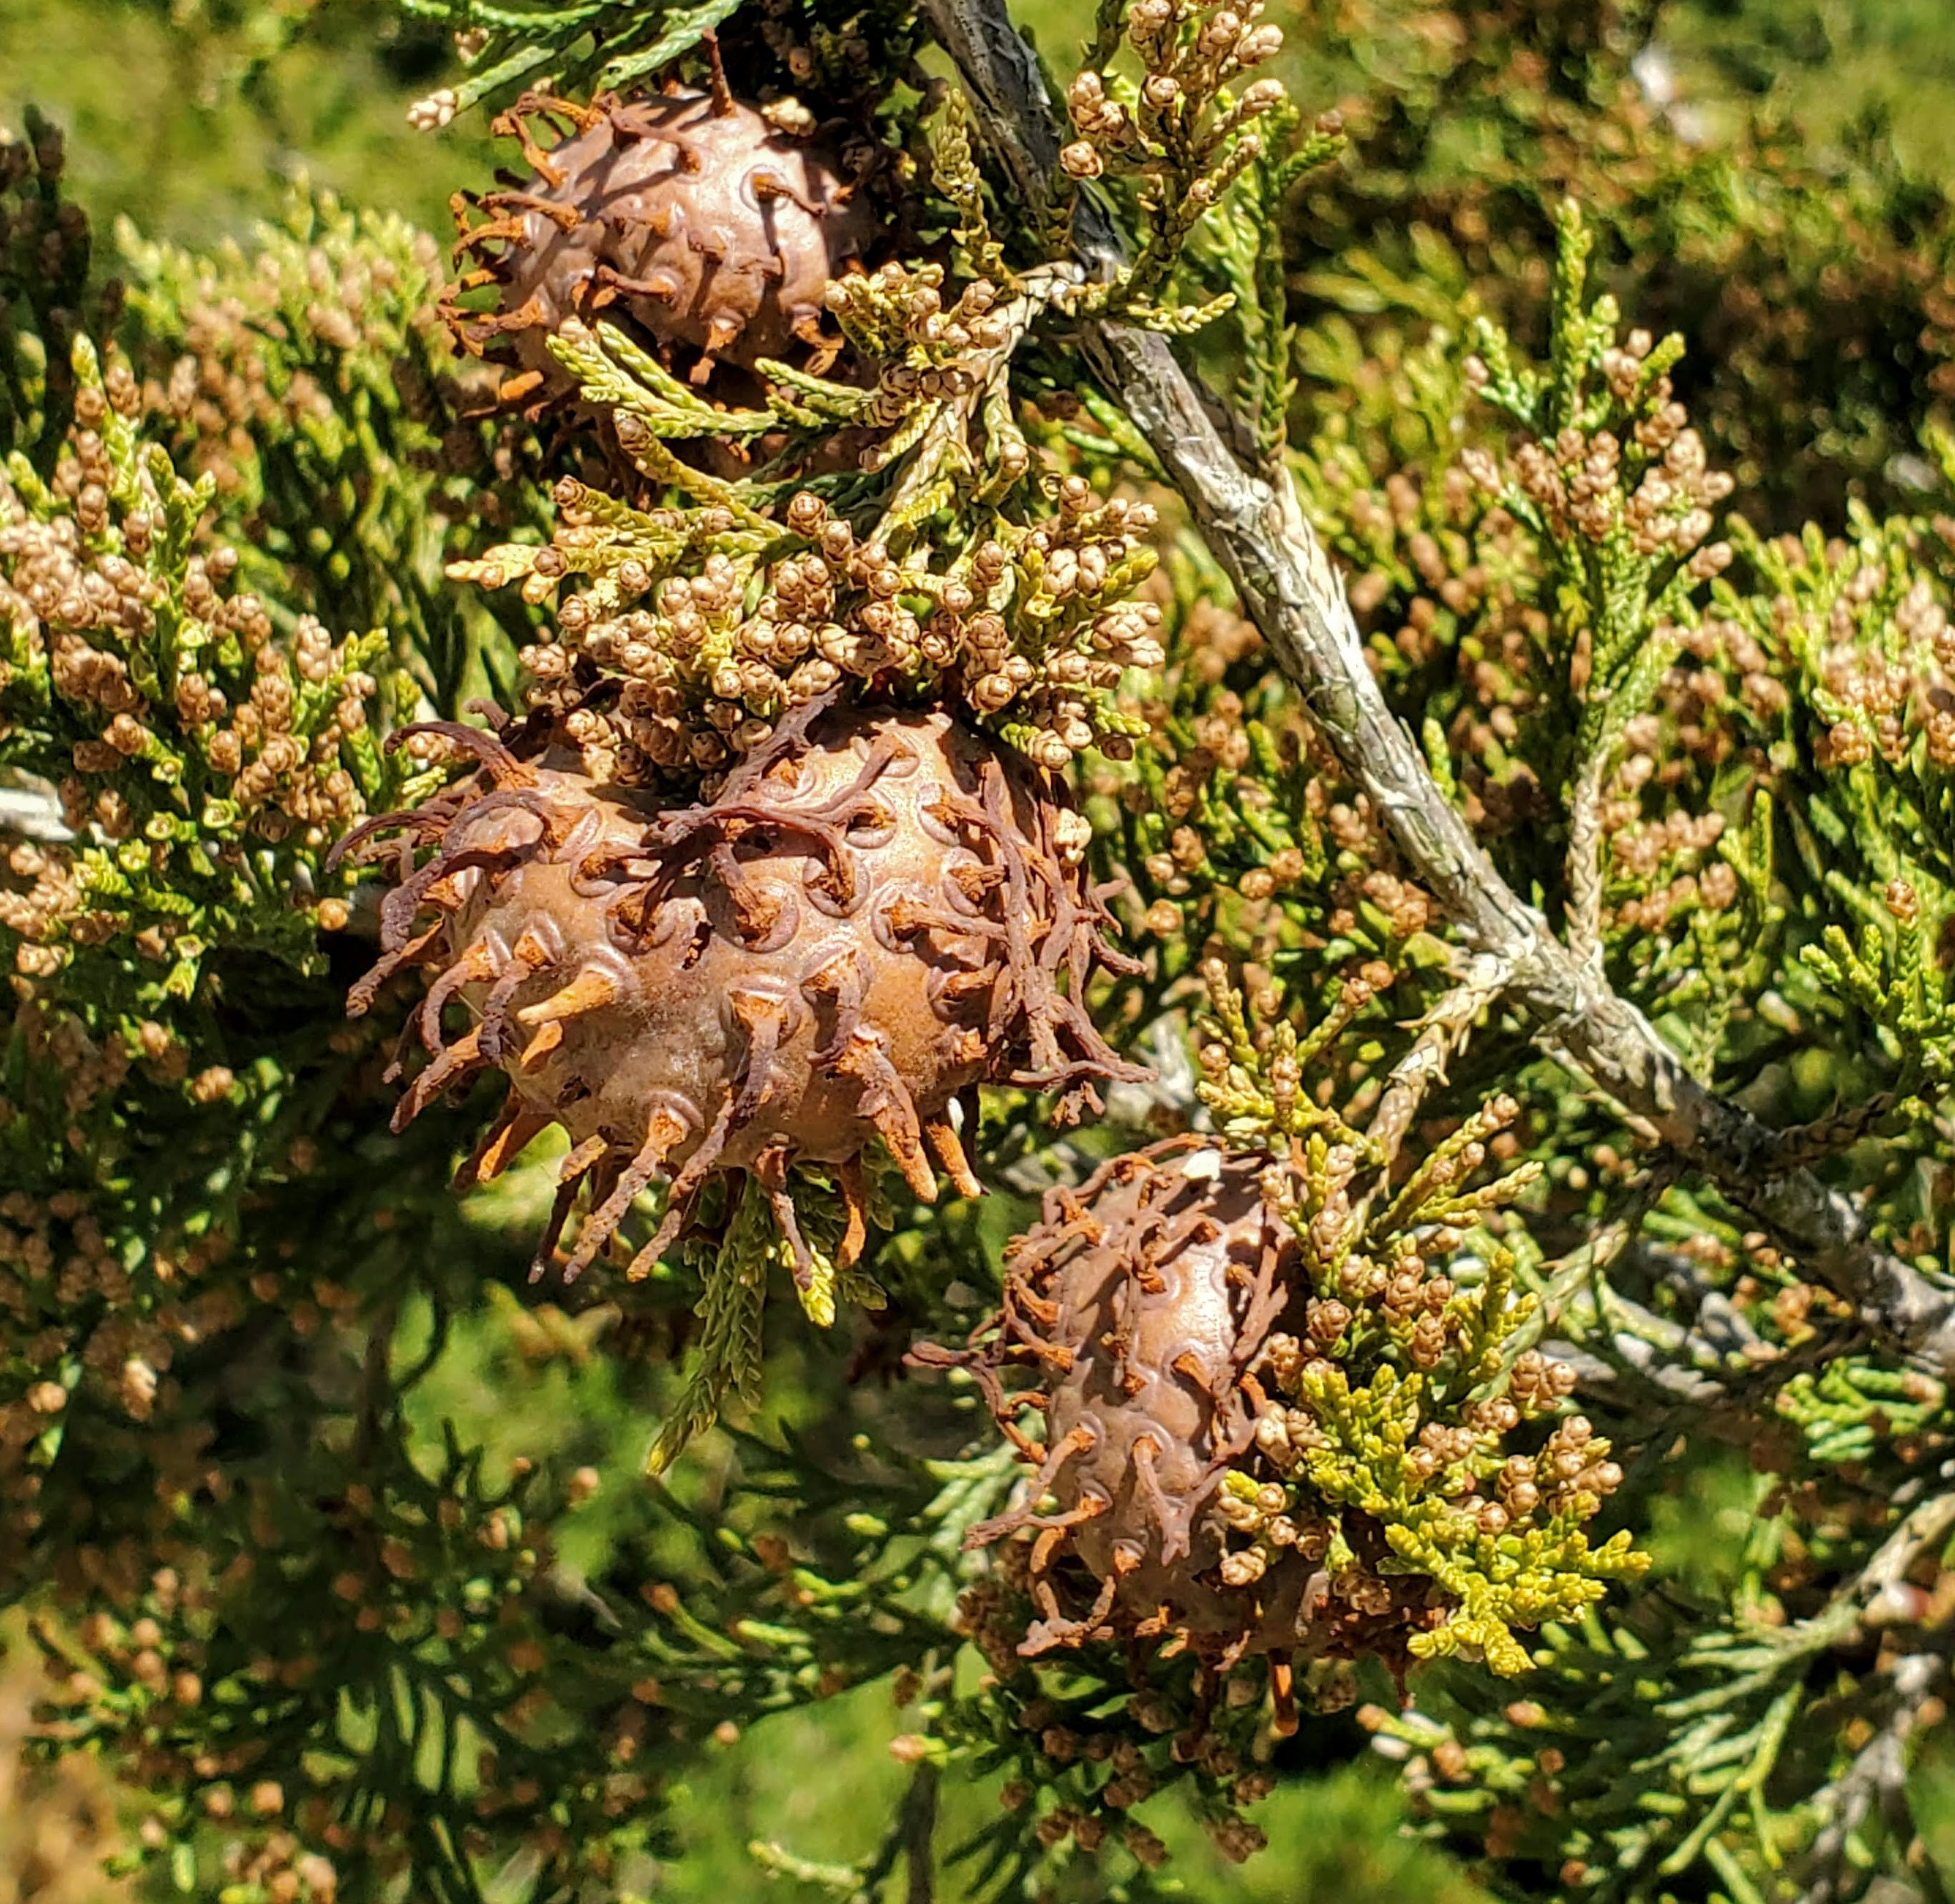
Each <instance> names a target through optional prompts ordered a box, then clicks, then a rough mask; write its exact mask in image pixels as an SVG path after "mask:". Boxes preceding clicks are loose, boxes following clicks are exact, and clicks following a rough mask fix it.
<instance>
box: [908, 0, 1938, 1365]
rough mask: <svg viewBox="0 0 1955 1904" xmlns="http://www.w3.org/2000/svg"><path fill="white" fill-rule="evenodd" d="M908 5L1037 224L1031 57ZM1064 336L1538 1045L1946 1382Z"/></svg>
mask: <svg viewBox="0 0 1955 1904" xmlns="http://www.w3.org/2000/svg"><path fill="white" fill-rule="evenodd" d="M924 11H925V13H926V14H927V16H928V17H929V19H930V24H931V26H932V27H933V29H934V30H935V31H936V33H937V36H938V37H939V39H941V41H942V42H943V45H944V46H945V47H946V49H948V50H949V53H950V55H951V56H952V58H953V59H955V61H956V63H957V65H958V66H959V69H960V70H961V71H962V75H963V77H964V80H965V86H966V87H967V88H968V91H969V93H970V95H971V99H972V101H973V103H974V106H975V109H976V118H977V123H978V124H979V126H980V127H981V131H982V132H983V134H984V137H985V140H986V141H987V144H988V145H989V146H990V149H991V151H992V153H993V155H994V156H995V157H996V160H997V162H998V163H999V164H1000V165H1001V166H1002V167H1003V169H1004V171H1005V172H1006V174H1007V175H1009V178H1010V179H1011V181H1012V184H1013V186H1014V187H1015V189H1016V190H1017V191H1018V194H1020V196H1021V197H1022V200H1023V201H1024V203H1025V204H1026V205H1027V206H1028V207H1030V208H1031V209H1033V210H1034V212H1037V211H1042V210H1043V209H1044V203H1045V200H1046V198H1047V189H1048V184H1049V181H1050V180H1051V179H1052V178H1053V176H1054V174H1055V170H1056V165H1057V162H1058V156H1059V143H1060V142H1059V127H1058V124H1057V121H1056V118H1055V117H1054V115H1053V109H1052V106H1051V104H1050V99H1049V98H1048V95H1047V88H1046V84H1045V80H1044V75H1043V74H1042V73H1041V71H1040V68H1039V65H1038V61H1037V57H1036V56H1035V55H1034V53H1033V52H1032V50H1031V48H1030V47H1029V46H1028V45H1027V44H1026V43H1025V41H1024V39H1022V38H1021V37H1020V36H1019V34H1018V31H1017V30H1016V28H1015V27H1013V26H1012V23H1011V20H1010V18H1009V15H1008V14H1007V13H1006V9H1005V5H1004V0H924ZM1073 229H1074V232H1075V239H1076V241H1077V243H1078V249H1079V251H1080V254H1081V259H1082V261H1083V262H1084V263H1085V264H1086V265H1087V266H1088V268H1089V269H1092V270H1094V271H1095V272H1099V273H1102V274H1104V273H1108V272H1111V271H1112V270H1113V269H1116V268H1117V267H1118V266H1119V263H1120V262H1121V260H1122V249H1121V244H1120V241H1119V236H1118V234H1116V231H1114V228H1113V225H1112V223H1111V222H1110V220H1109V219H1108V218H1107V216H1106V215H1105V213H1104V212H1103V210H1102V209H1101V208H1100V206H1098V205H1097V204H1095V203H1093V202H1092V201H1091V199H1090V198H1088V197H1085V196H1082V198H1081V203H1080V204H1079V206H1078V211H1077V213H1076V216H1075V219H1074V225H1073ZM1082 342H1083V345H1084V347H1085V353H1086V355H1087V357H1088V361H1089V362H1090V363H1091V366H1092V368H1093V370H1094V375H1095V376H1097V378H1098V379H1100V382H1102V383H1103V385H1104V386H1105V387H1106V389H1107V390H1108V392H1110V394H1111V395H1113V397H1115V398H1116V400H1117V401H1119V403H1120V404H1122V407H1123V408H1125V410H1126V411H1127V413H1128V414H1129V416H1131V417H1132V419H1133V420H1134V421H1135V423H1136V424H1137V425H1138V426H1139V428H1140V430H1141V432H1142V433H1143V434H1144V436H1146V438H1147V439H1148V443H1149V445H1150V446H1151V448H1152V449H1153V450H1154V454H1155V455H1156V456H1157V457H1158V458H1159V459H1160V463H1161V465H1162V467H1163V468H1164V469H1165V470H1166V471H1167V473H1168V474H1169V475H1170V477H1171V478H1172V480H1173V483H1174V485H1175V486H1176V489H1179V491H1180V493H1181V495H1182V498H1183V499H1184V500H1185V502H1186V503H1187V505H1188V509H1189V511H1190V512H1191V514H1192V516H1193V518H1194V519H1195V523H1196V524H1197V525H1198V527H1199V528H1200V529H1201V532H1202V533H1203V535H1204V537H1205V538H1206V540H1207V543H1208V546H1210V548H1211V549H1213V550H1214V552H1215V555H1216V556H1217V559H1218V560H1219V561H1220V562H1221V564H1222V565H1223V568H1225V569H1226V571H1227V573H1228V574H1229V579H1230V580H1231V581H1233V583H1234V584H1235V586H1236V591H1237V593H1238V594H1239V596H1240V597H1241V600H1242V607H1243V609H1244V611H1245V612H1246V613H1247V614H1248V616H1249V617H1250V618H1251V620H1252V621H1253V622H1255V625H1256V626H1257V627H1258V628H1259V629H1260V630H1261V633H1262V635H1263V638H1264V640H1266V641H1267V643H1268V644H1269V646H1270V651H1271V653H1273V655H1274V656H1276V658H1277V663H1278V665H1279V666H1280V667H1281V668H1282V669H1283V672H1284V674H1285V675H1286V676H1287V677H1288V678H1289V680H1290V681H1291V682H1292V684H1294V685H1295V688H1296V689H1297V691H1298V692H1299V694H1300V695H1301V696H1302V700H1303V703H1304V705H1305V707H1306V708H1308V710H1309V712H1310V713H1311V716H1312V718H1313V719H1314V720H1315V722H1316V723H1317V725H1318V729H1319V730H1320V732H1321V733H1322V735H1323V736H1324V740H1325V741H1326V742H1327V744H1329V746H1330V747H1331V749H1332V751H1333V752H1334V753H1335V754H1336V757H1337V758H1338V760H1339V762H1340V765H1341V766H1343V769H1344V771H1345V772H1346V773H1348V774H1349V776H1351V778H1352V780H1353V781H1354V782H1355V783H1356V784H1357V785H1358V786H1359V787H1361V788H1362V789H1363V790H1364V791H1365V794H1366V795H1367V796H1368V798H1369V799H1370V801H1371V804H1372V806H1373V807H1374V810H1376V811H1377V814H1378V815H1379V817H1380V819H1382V820H1383V821H1384V823H1385V824H1386V825H1387V826H1388V827H1389V828H1390V832H1391V835H1392V838H1393V842H1395V844H1396V846H1397V848H1398V850H1399V853H1400V854H1401V855H1402V856H1403V858H1404V859H1405V861H1406V864H1407V865H1408V867H1409V868H1410V869H1411V870H1412V871H1413V872H1414V873H1415V874H1416V876H1418V879H1419V880H1420V881H1421V883H1423V884H1424V885H1425V887H1426V888H1427V889H1428V891H1430V892H1431V894H1432V895H1433V896H1434V898H1436V899H1437V900H1438V902H1440V905H1443V907H1444V908H1445V909H1446V911H1447V913H1448V914H1450V916H1451V917H1452V918H1453V921H1454V922H1455V924H1456V925H1457V926H1458V927H1459V930H1460V932H1461V933H1462V936H1464V938H1465V940H1466V942H1467V943H1468V945H1469V946H1470V947H1471V949H1472V950H1473V951H1475V952H1478V953H1479V954H1481V955H1484V956H1485V957H1487V958H1491V959H1493V960H1494V961H1497V962H1498V963H1499V965H1500V967H1501V968H1503V970H1504V971H1505V972H1506V975H1507V976H1506V996H1508V998H1509V999H1510V1000H1511V1001H1512V1002H1513V1003H1515V1004H1516V1005H1517V1006H1519V1007H1520V1008H1522V1009H1524V1010H1525V1012H1527V1013H1528V1015H1529V1017H1530V1018H1532V1021H1533V1022H1534V1024H1535V1036H1536V1038H1537V1040H1538V1042H1539V1043H1541V1046H1543V1048H1544V1049H1545V1050H1547V1051H1549V1052H1550V1053H1553V1054H1554V1056H1556V1057H1557V1058H1558V1059H1561V1060H1563V1062H1566V1063H1567V1064H1568V1065H1569V1066H1570V1067H1571V1068H1573V1069H1574V1070H1576V1071H1577V1072H1580V1073H1582V1074H1583V1075H1585V1076H1587V1077H1588V1078H1589V1079H1591V1081H1593V1082H1594V1084H1595V1085H1596V1086H1597V1087H1598V1088H1599V1089H1600V1090H1602V1091H1604V1093H1606V1094H1607V1096H1608V1097H1610V1098H1611V1099H1613V1100H1614V1102H1615V1103H1617V1105H1618V1106H1620V1108H1621V1110H1622V1112H1623V1115H1624V1116H1625V1117H1626V1119H1628V1120H1629V1122H1630V1123H1631V1124H1632V1125H1634V1126H1635V1128H1637V1129H1638V1130H1639V1132H1640V1133H1641V1134H1642V1135H1643V1136H1644V1137H1645V1138H1647V1139H1648V1141H1651V1142H1654V1143H1657V1144H1662V1145H1664V1146H1666V1147H1667V1148H1669V1149H1670V1150H1672V1151H1673V1152H1674V1153H1676V1154H1677V1155H1678V1156H1679V1157H1681V1158H1683V1159H1684V1160H1686V1161H1687V1162H1688V1163H1690V1164H1691V1165H1692V1166H1694V1167H1695V1168H1696V1169H1699V1170H1701V1171H1702V1172H1704V1174H1705V1175H1706V1176H1708V1177H1709V1178H1710V1179H1711V1180H1712V1181H1713V1182H1715V1183H1716V1184H1717V1186H1718V1188H1720V1190H1722V1191H1724V1194H1726V1195H1727V1197H1730V1199H1731V1200H1732V1201H1733V1203H1735V1204H1736V1205H1737V1206H1738V1207H1739V1208H1741V1209H1742V1210H1745V1211H1746V1213H1748V1214H1749V1216H1751V1217H1752V1219H1753V1220H1754V1221H1755V1222H1756V1223H1758V1225H1759V1226H1760V1227H1761V1228H1762V1229H1765V1230H1766V1231H1768V1232H1769V1233H1770V1234H1771V1235H1772V1236H1773V1238H1774V1239H1775V1240H1776V1241H1777V1242H1780V1244H1782V1245H1783V1246H1784V1247H1785V1248H1787V1249H1788V1250H1789V1251H1791V1252H1792V1253H1793V1254H1795V1255H1796V1257H1797V1258H1798V1260H1799V1263H1800V1264H1801V1265H1802V1267H1803V1268H1804V1269H1805V1271H1806V1272H1807V1273H1809V1274H1810V1275H1812V1276H1813V1277H1815V1279H1818V1280H1819V1281H1821V1282H1824V1284H1825V1285H1826V1286H1827V1287H1828V1288H1829V1289H1831V1290H1833V1291H1834V1292H1835V1293H1836V1294H1837V1295H1840V1296H1842V1297H1843V1298H1845V1299H1846V1301H1849V1302H1850V1303H1851V1304H1853V1307H1854V1308H1855V1310H1856V1312H1857V1313H1858V1314H1859V1318H1860V1320H1861V1322H1862V1325H1863V1326H1864V1327H1865V1328H1866V1330H1868V1333H1869V1334H1870V1335H1872V1336H1873V1337H1875V1339H1878V1341H1880V1342H1882V1343H1884V1345H1887V1347H1888V1348H1889V1349H1891V1350H1892V1351H1893V1352H1895V1353H1896V1354H1897V1355H1900V1356H1901V1357H1903V1358H1905V1359H1906V1360H1907V1361H1909V1362H1912V1363H1913V1364H1916V1365H1917V1366H1919V1367H1924V1368H1926V1369H1928V1370H1929V1371H1931V1372H1933V1373H1934V1374H1937V1375H1938V1376H1941V1377H1944V1378H1946V1377H1955V1292H1950V1291H1949V1290H1947V1289H1944V1288H1943V1287H1942V1286H1940V1285H1939V1284H1938V1283H1936V1282H1933V1281H1931V1280H1930V1279H1928V1277H1926V1276H1923V1275H1922V1273H1920V1272H1919V1271H1918V1270H1916V1269H1914V1268H1913V1267H1912V1266H1911V1265H1909V1264H1906V1263H1905V1262H1903V1261H1902V1260H1900V1258H1899V1257H1896V1256H1894V1255H1892V1254H1889V1253H1887V1252H1886V1251H1882V1250H1881V1249H1878V1248H1875V1246H1874V1245H1872V1244H1871V1243H1869V1242H1868V1241H1867V1239H1866V1238H1865V1235H1864V1234H1863V1233H1862V1226H1861V1223H1860V1221H1859V1215H1858V1213H1857V1212H1856V1210H1855V1208H1854V1206H1853V1203H1852V1202H1851V1201H1850V1200H1849V1199H1848V1198H1847V1197H1845V1196H1843V1195H1842V1194H1840V1193H1839V1192H1838V1191H1834V1190H1831V1189H1829V1188H1827V1186H1826V1185H1824V1184H1822V1183H1821V1182H1820V1181H1819V1179H1818V1178H1817V1177H1816V1176H1815V1175H1813V1174H1812V1172H1810V1171H1809V1170H1807V1169H1802V1168H1800V1167H1799V1166H1796V1164H1793V1163H1790V1162H1789V1161H1787V1160H1785V1159H1784V1158H1783V1157H1780V1154H1779V1153H1778V1144H1777V1135H1776V1134H1775V1133H1774V1131H1772V1130H1771V1129H1770V1128H1768V1126H1766V1125H1763V1124H1761V1123H1760V1122H1758V1119H1755V1118H1754V1117H1752V1116H1751V1115H1750V1114H1749V1113H1748V1112H1746V1111H1745V1110H1744V1109H1742V1108H1741V1107H1739V1106H1737V1105H1736V1104H1733V1103H1730V1101H1729V1100H1727V1099H1724V1098H1721V1097H1717V1095H1715V1094H1714V1093H1712V1092H1711V1091H1709V1090H1706V1089H1705V1087H1704V1086H1703V1085H1702V1084H1700V1083H1698V1081H1697V1080H1696V1079H1695V1078H1693V1077H1692V1076H1691V1075H1690V1074H1689V1072H1688V1071H1687V1070H1686V1068H1684V1065H1683V1062H1682V1061H1681V1060H1680V1059H1679V1058H1678V1057H1677V1056H1676V1053H1674V1052H1673V1051H1672V1050H1670V1048H1669V1046H1667V1045H1666V1044H1665V1043H1664V1042H1663V1040H1662V1039H1661V1037H1659V1036H1658V1034H1657V1031H1656V1029H1655V1028H1654V1026H1653V1025H1652V1024H1651V1023H1650V1022H1649V1021H1648V1018H1645V1016H1644V1015H1642V1012H1639V1010H1638V1009H1636V1008H1635V1006H1633V1005H1632V1004H1631V1003H1629V1002H1628V1001H1627V1000H1626V999H1623V998H1621V997H1619V996H1617V994H1616V993H1615V992H1614V991H1613V990H1611V988H1610V986H1609V984H1608V983H1607V980H1606V979H1605V978H1604V976H1603V975H1602V974H1601V973H1600V972H1599V971H1597V970H1596V969H1595V967H1594V966H1593V965H1591V964H1589V963H1588V962H1586V961H1583V960H1582V959H1579V958H1577V957H1576V955H1574V954H1573V953H1572V952H1570V951H1569V949H1568V948H1567V947H1566V946H1564V945H1563V944H1562V943H1561V942H1560V940H1559V939H1557V937H1556V936H1554V933H1553V931H1552V930H1550V927H1549V926H1548V924H1547V921H1546V919H1544V917H1542V916H1541V914H1540V913H1539V912H1538V911H1535V909H1534V908H1532V907H1531V906H1529V905H1526V904H1525V902H1523V901H1522V899H1521V898H1519V896H1518V895H1516V893H1515V892H1513V890H1512V889H1510V887H1509V886H1507V884H1506V882H1505V881H1504V880H1502V879H1501V877H1500V875H1499V873H1497V872H1496V871H1495V870H1494V866H1493V864H1492V862H1491V861H1489V860H1488V858H1487V856H1486V854H1484V852H1482V851H1481V849H1480V847H1479V845H1478V843H1477V842H1475V839H1473V836H1472V834H1471V832H1469V830H1468V829H1467V826H1466V824H1465V821H1464V820H1462V818H1461V817H1460V815H1459V813H1458V811H1457V810H1456V809H1455V807H1453V804H1452V803H1451V802H1450V801H1449V800H1448V799H1447V798H1446V796H1445V795H1444V793H1443V791H1441V789H1440V786H1439V785H1438V783H1437V782H1436V781H1435V780H1434V779H1433V777H1432V776H1431V773H1430V772H1429V771H1428V768H1427V766H1426V763H1425V760H1424V758H1423V757H1422V756H1421V754H1420V752H1419V750H1418V746H1417V744H1416V743H1415V741H1414V740H1413V738H1412V735H1411V734H1410V733H1409V732H1407V730H1406V728H1405V726H1404V725H1403V723H1402V722H1400V721H1399V719H1397V717H1396V716H1394V715H1393V713H1392V711H1391V710H1390V707H1388V706H1387V704H1386V702H1385V699H1384V695H1383V694H1382V693H1380V691H1379V688H1378V686H1377V683H1376V681H1374V678H1373V677H1372V675H1371V670H1370V668H1369V667H1368V665H1367V663H1366V662H1365V652H1364V644H1363V640H1362V637H1361V636H1360V635H1359V634H1358V627H1357V624H1356V622H1355V620H1354V619H1353V618H1352V613H1351V609H1350V606H1349V603H1348V602H1347V601H1346V599H1345V596H1344V590H1343V585H1342V584H1341V583H1340V581H1339V578H1338V577H1337V574H1336V571H1335V570H1334V569H1333V568H1332V566H1331V563H1330V558H1329V556H1328V555H1327V553H1326V552H1325V551H1324V546H1323V545H1322V544H1321V543H1320V542H1319V541H1318V539H1317V537H1316V535H1315V533H1314V532H1313V530H1311V526H1310V524H1309V522H1308V520H1307V519H1306V518H1305V515H1304V514H1303V511H1302V508H1301V507H1300V505H1299V502H1298V500H1297V497H1296V494H1295V489H1294V487H1293V486H1292V483H1290V481H1289V478H1288V476H1287V474H1286V472H1284V471H1283V470H1280V469H1270V468H1264V469H1261V470H1251V468H1250V467H1245V460H1244V457H1243V455H1242V454H1239V452H1238V449H1237V448H1236V447H1232V439H1233V443H1234V444H1236V445H1242V447H1243V448H1244V449H1245V450H1246V448H1247V445H1248V442H1249V439H1248V436H1247V434H1246V433H1245V432H1243V431H1242V430H1241V429H1240V427H1239V426H1238V425H1237V424H1236V422H1235V421H1234V420H1233V419H1232V418H1230V417H1228V416H1227V415H1226V413H1225V412H1224V411H1223V409H1222V408H1221V407H1220V405H1219V404H1217V401H1216V400H1215V399H1214V397H1213V396H1212V395H1210V393H1209V392H1207V391H1205V390H1204V389H1202V388H1201V386H1200V385H1199V384H1198V382H1196V381H1195V379H1194V378H1193V377H1192V376H1190V375H1189V374H1188V372H1187V371H1186V370H1184V369H1183V368H1182V366H1181V364H1180V363H1179V362H1178V361H1177V360H1176V357H1175V354H1174V352H1173V348H1172V347H1171V346H1170V344H1169V342H1168V341H1167V340H1166V338H1164V337H1162V336H1160V335H1158V334H1157V333H1155V332H1150V331H1143V330H1139V329H1135V328H1134V327H1132V326H1129V325H1125V324H1121V323H1112V322H1101V323H1092V324H1089V325H1088V326H1087V327H1086V328H1085V332H1084V335H1083V338H1082Z"/></svg>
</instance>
